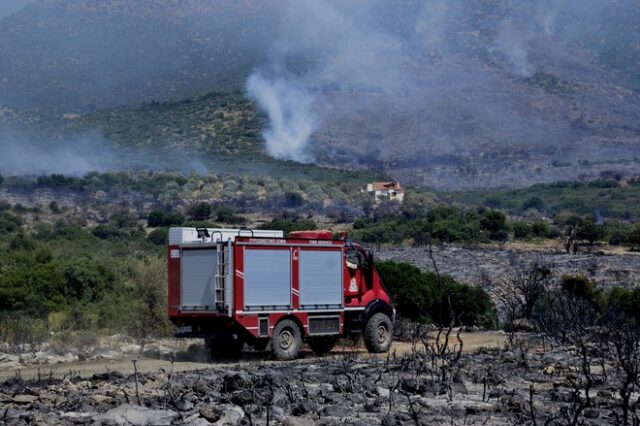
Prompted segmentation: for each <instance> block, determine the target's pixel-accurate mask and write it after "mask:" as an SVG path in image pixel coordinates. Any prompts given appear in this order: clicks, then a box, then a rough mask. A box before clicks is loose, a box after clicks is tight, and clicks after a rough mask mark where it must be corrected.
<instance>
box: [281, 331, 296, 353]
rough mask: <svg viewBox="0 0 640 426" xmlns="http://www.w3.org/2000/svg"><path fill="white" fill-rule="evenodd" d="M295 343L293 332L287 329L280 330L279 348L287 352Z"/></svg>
mask: <svg viewBox="0 0 640 426" xmlns="http://www.w3.org/2000/svg"><path fill="white" fill-rule="evenodd" d="M294 341H295V337H294V336H293V332H292V331H291V330H289V329H285V330H282V332H280V347H281V348H282V349H284V350H288V349H289V348H291V347H292V346H293V343H294Z"/></svg>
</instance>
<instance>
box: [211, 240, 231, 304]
mask: <svg viewBox="0 0 640 426" xmlns="http://www.w3.org/2000/svg"><path fill="white" fill-rule="evenodd" d="M232 244H233V243H232V241H231V239H228V240H227V241H222V239H220V240H218V241H217V242H216V254H217V256H218V258H217V262H216V275H215V303H216V308H217V309H218V312H222V313H227V315H229V316H231V314H232V311H233V246H232Z"/></svg>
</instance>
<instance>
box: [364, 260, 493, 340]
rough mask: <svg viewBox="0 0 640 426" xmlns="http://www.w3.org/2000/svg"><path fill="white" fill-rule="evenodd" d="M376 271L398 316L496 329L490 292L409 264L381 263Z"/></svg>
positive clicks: (441, 323)
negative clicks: (389, 295)
mask: <svg viewBox="0 0 640 426" xmlns="http://www.w3.org/2000/svg"><path fill="white" fill-rule="evenodd" d="M376 268H377V269H378V272H379V274H380V278H381V279H382V282H383V283H384V285H385V287H386V289H387V290H388V291H389V293H390V294H391V297H392V299H393V302H394V304H395V306H396V309H397V310H398V314H399V315H400V316H402V317H404V318H408V319H411V320H414V321H420V322H434V323H436V324H439V325H443V326H448V325H450V324H451V323H452V322H453V323H454V324H455V325H477V326H481V327H494V326H496V324H497V314H496V311H495V308H494V306H493V304H492V302H491V299H490V297H489V295H488V294H487V292H485V291H484V290H483V289H481V288H479V287H473V286H470V285H468V284H462V283H458V282H456V281H455V280H454V279H453V278H451V277H448V276H444V277H438V275H436V274H435V273H433V272H422V271H420V269H418V268H416V267H414V266H411V265H409V264H407V263H396V262H393V261H384V262H377V263H376Z"/></svg>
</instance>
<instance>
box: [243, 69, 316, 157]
mask: <svg viewBox="0 0 640 426" xmlns="http://www.w3.org/2000/svg"><path fill="white" fill-rule="evenodd" d="M247 93H248V95H249V96H250V97H251V98H252V99H255V100H256V101H257V102H258V104H259V105H260V107H261V108H262V109H263V110H265V111H266V113H267V115H268V116H269V126H268V127H267V129H266V130H265V131H264V132H263V136H264V138H265V141H266V143H267V145H266V148H267V152H268V153H269V154H270V155H272V156H274V157H276V158H284V159H287V160H296V161H301V162H306V161H309V159H310V157H309V153H308V152H307V150H306V144H307V141H308V140H309V138H310V137H311V134H312V133H313V131H314V130H315V123H316V117H315V114H314V113H313V111H312V108H311V107H312V104H313V99H314V98H313V95H312V94H311V93H310V92H309V91H308V90H307V89H306V87H304V86H303V85H301V84H300V83H298V82H293V81H288V80H286V79H284V78H277V77H276V78H272V79H268V78H265V77H264V76H263V75H262V74H261V73H259V72H256V73H253V74H252V75H251V77H249V79H248V80H247Z"/></svg>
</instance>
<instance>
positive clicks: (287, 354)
mask: <svg viewBox="0 0 640 426" xmlns="http://www.w3.org/2000/svg"><path fill="white" fill-rule="evenodd" d="M301 344H302V333H301V332H300V327H298V324H296V323H295V322H294V321H292V320H288V319H286V320H282V321H280V322H279V323H278V325H276V328H275V329H274V330H273V335H272V336H271V350H273V353H274V354H275V356H276V358H278V359H279V360H281V361H286V360H290V359H294V358H295V357H296V356H298V351H300V345H301Z"/></svg>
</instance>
